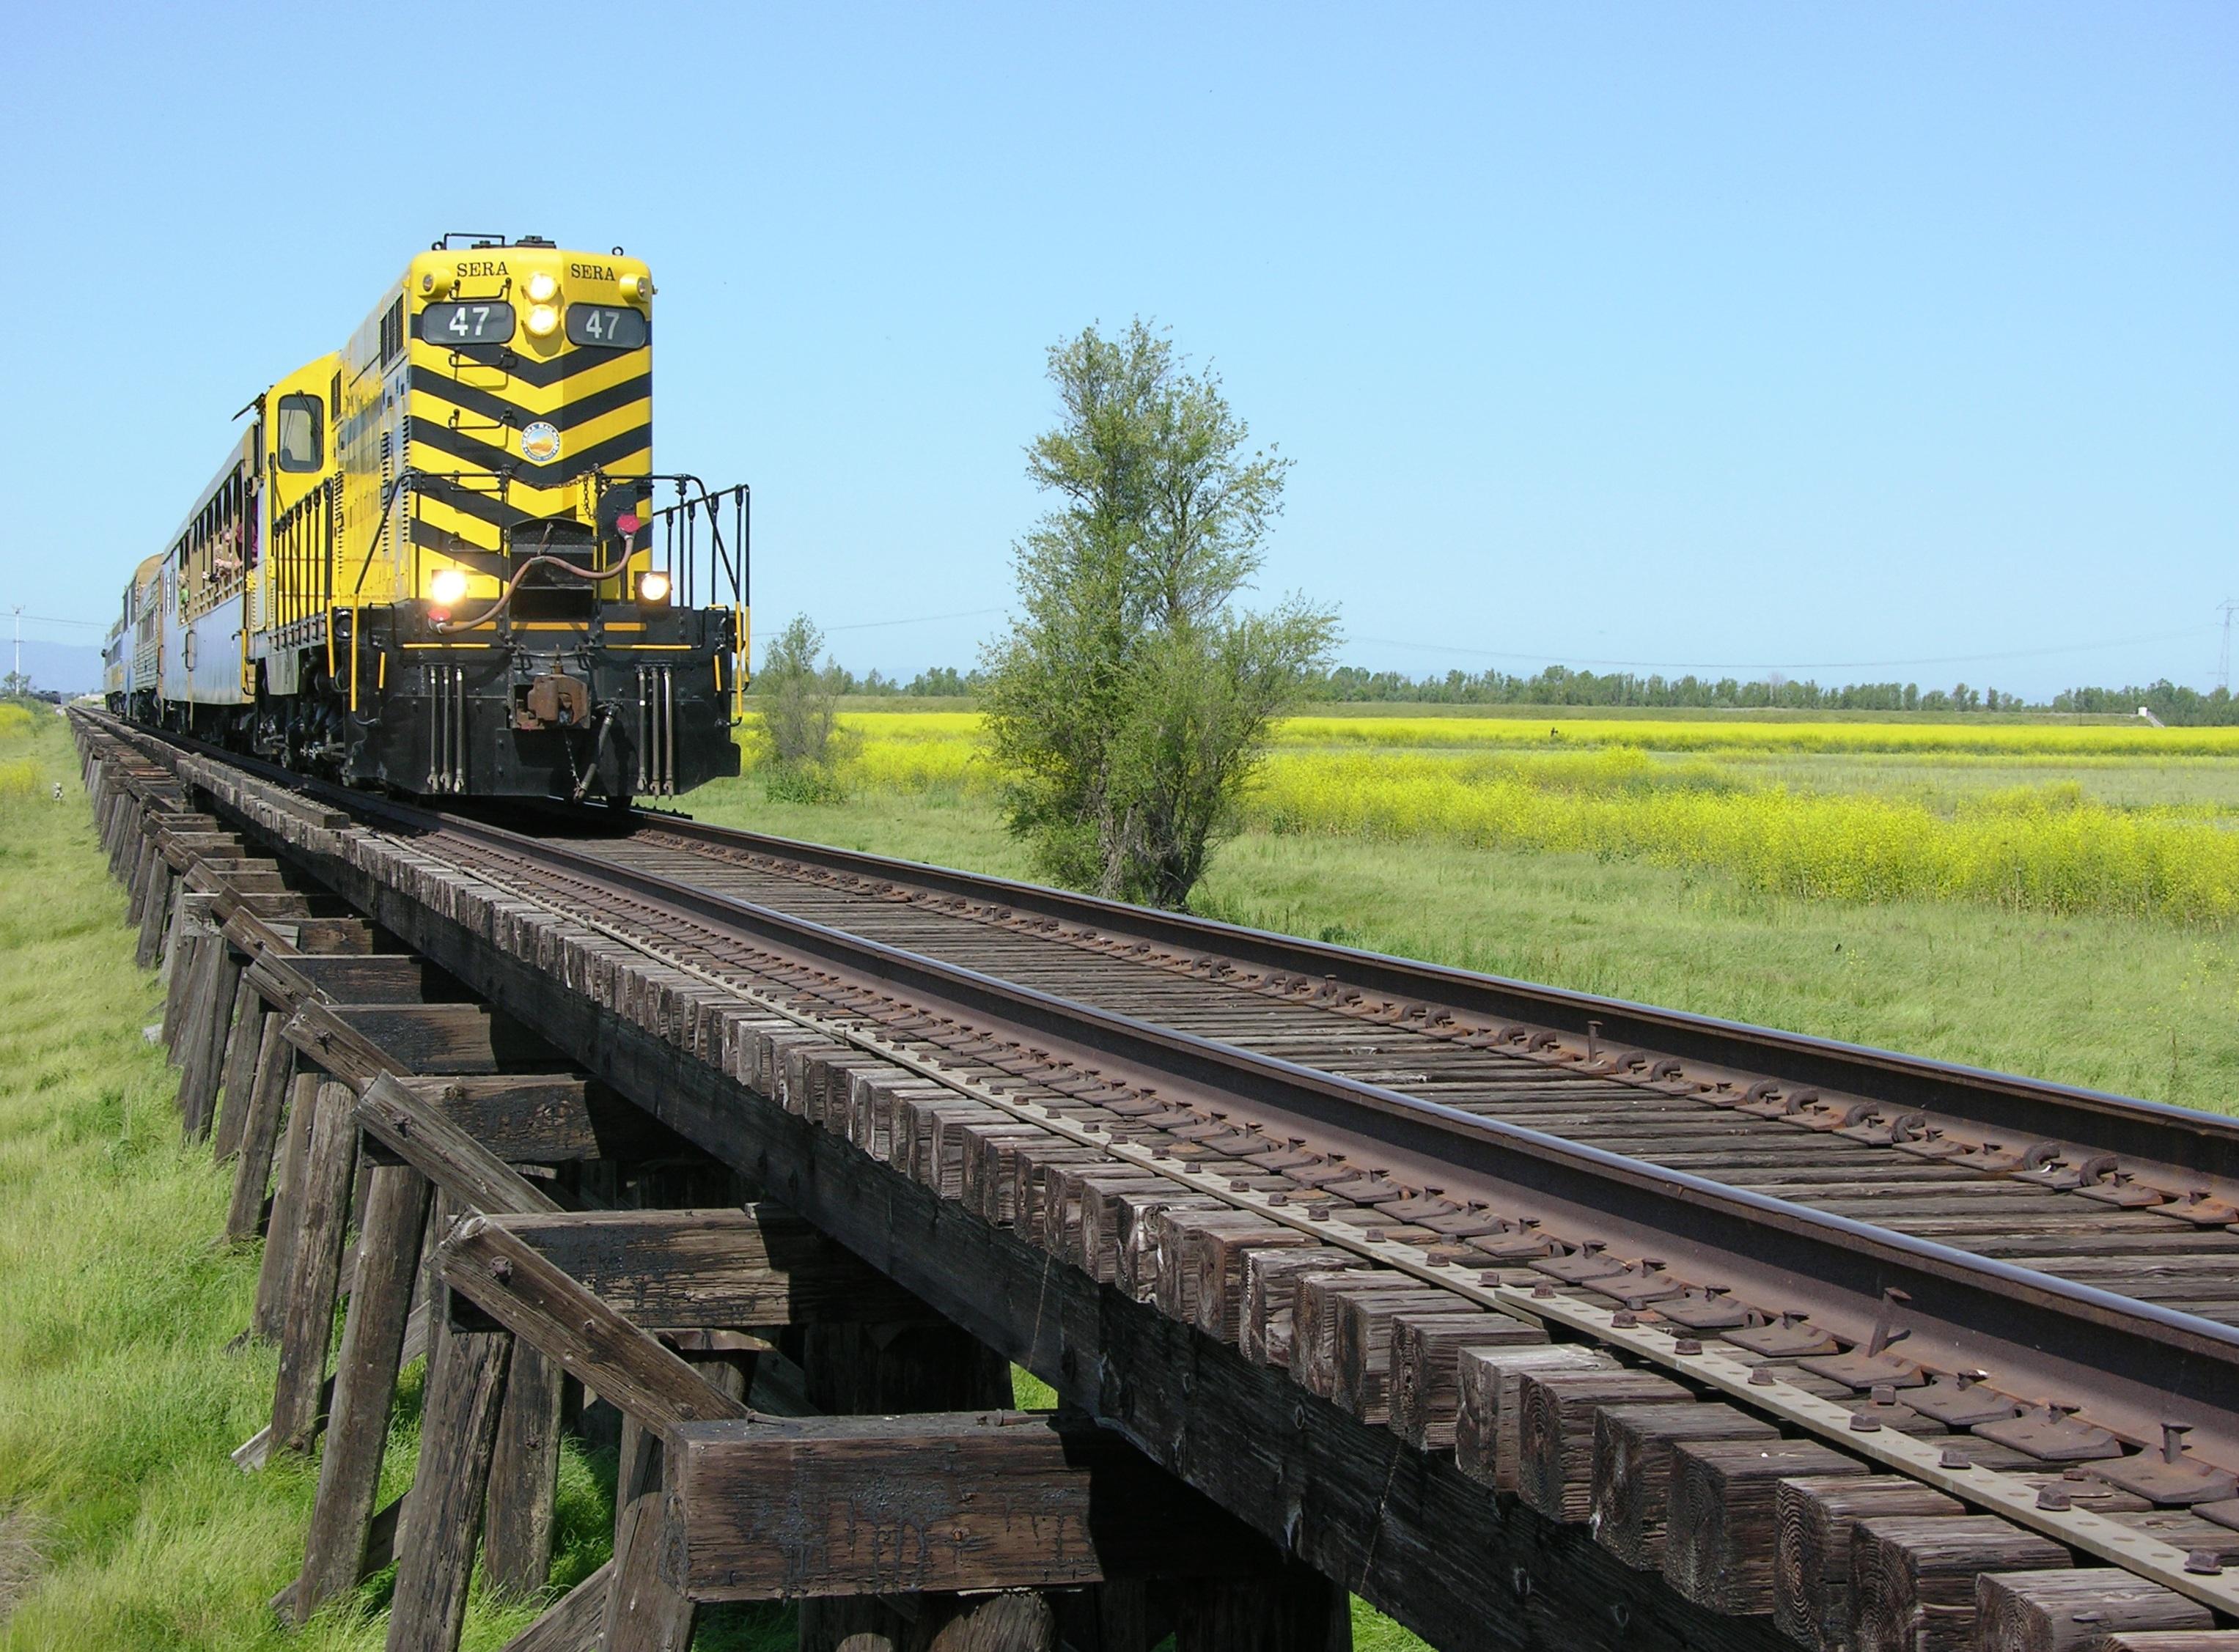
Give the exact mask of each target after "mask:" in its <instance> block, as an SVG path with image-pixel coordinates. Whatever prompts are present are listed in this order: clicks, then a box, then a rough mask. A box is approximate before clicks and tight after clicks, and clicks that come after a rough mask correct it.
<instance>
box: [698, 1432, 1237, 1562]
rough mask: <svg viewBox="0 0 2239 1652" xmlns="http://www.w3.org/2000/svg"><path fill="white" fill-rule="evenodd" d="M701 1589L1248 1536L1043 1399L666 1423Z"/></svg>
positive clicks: (1214, 1551) (1193, 1550) (1188, 1553)
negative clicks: (1038, 1406) (1032, 1404)
mask: <svg viewBox="0 0 2239 1652" xmlns="http://www.w3.org/2000/svg"><path fill="white" fill-rule="evenodd" d="M668 1438H669V1442H670V1443H671V1445H672V1446H673V1447H674V1450H675V1456H674V1464H675V1468H676V1471H677V1472H676V1477H675V1480H674V1496H675V1497H676V1499H677V1501H678V1506H679V1510H680V1514H681V1522H682V1529H683V1543H684V1555H685V1564H686V1571H685V1574H684V1576H683V1577H682V1579H681V1582H682V1583H683V1586H684V1588H685V1590H686V1592H687V1593H688V1594H690V1595H691V1596H693V1597H694V1599H696V1600H701V1601H724V1600H733V1601H743V1600H778V1599H795V1598H800V1597H803V1596H835V1595H874V1594H886V1595H891V1594H901V1593H910V1594H915V1593H924V1592H928V1591H952V1590H960V1589H961V1590H971V1589H1026V1588H1033V1589H1041V1588H1072V1587H1076V1586H1079V1585H1081V1584H1086V1583H1093V1582H1101V1581H1103V1580H1105V1579H1106V1578H1126V1577H1151V1576H1199V1575H1202V1574H1204V1573H1206V1571H1208V1570H1210V1571H1213V1572H1225V1573H1233V1572H1239V1571H1245V1570H1249V1569H1252V1566H1253V1564H1254V1563H1255V1562H1263V1563H1264V1561H1265V1558H1266V1556H1265V1550H1264V1548H1263V1547H1262V1546H1261V1545H1260V1544H1259V1543H1258V1542H1257V1541H1256V1540H1246V1543H1247V1544H1248V1546H1241V1545H1239V1543H1238V1541H1237V1540H1238V1536H1239V1533H1238V1530H1237V1528H1236V1527H1235V1524H1234V1523H1233V1522H1232V1520H1230V1518H1229V1517H1228V1516H1226V1515H1225V1514H1223V1513H1221V1512H1220V1511H1219V1509H1215V1508H1214V1507H1213V1505H1212V1504H1210V1503H1207V1502H1206V1500H1205V1499H1204V1498H1203V1497H1202V1496H1199V1494H1197V1493H1196V1492H1193V1491H1191V1490H1189V1489H1187V1488H1186V1487H1185V1486H1183V1485H1181V1484H1180V1483H1179V1482H1177V1481H1175V1480H1173V1478H1172V1477H1171V1476H1167V1475H1166V1474H1164V1473H1163V1472H1162V1471H1160V1470H1158V1469H1156V1468H1155V1467H1153V1465H1152V1464H1150V1463H1147V1462H1146V1461H1145V1460H1144V1459H1143V1457H1142V1456H1140V1454H1139V1453H1138V1452H1136V1451H1135V1450H1133V1448H1132V1447H1130V1446H1128V1445H1127V1444H1126V1443H1125V1442H1124V1441H1122V1440H1121V1439H1119V1437H1118V1436H1116V1435H1113V1434H1112V1433H1110V1432H1109V1431H1108V1430H1102V1429H1099V1428H1096V1427H1095V1426H1094V1425H1093V1424H1091V1423H1086V1421H1084V1420H1078V1419H1070V1420H1069V1419H1066V1418H1061V1417H1058V1416H1051V1415H1048V1414H1043V1413H1025V1412H1008V1413H1005V1412H933V1413H919V1414H915V1415H904V1416H887V1417H815V1418H801V1419H774V1418H751V1419H747V1420H741V1421H727V1422H720V1423H688V1424H680V1425H678V1426H676V1427H674V1428H673V1429H672V1430H670V1431H669V1435H668Z"/></svg>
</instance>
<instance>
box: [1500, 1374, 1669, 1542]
mask: <svg viewBox="0 0 2239 1652" xmlns="http://www.w3.org/2000/svg"><path fill="white" fill-rule="evenodd" d="M1519 1377H1520V1381H1521V1386H1520V1389H1519V1390H1518V1404H1519V1408H1520V1409H1519V1411H1518V1417H1517V1461H1516V1470H1517V1471H1516V1489H1517V1493H1518V1496H1521V1497H1522V1498H1523V1499H1524V1503H1525V1507H1526V1508H1529V1509H1537V1510H1538V1512H1539V1513H1541V1514H1543V1515H1545V1516H1547V1517H1548V1518H1549V1519H1550V1520H1560V1521H1565V1522H1568V1521H1573V1520H1584V1519H1585V1518H1586V1517H1587V1516H1589V1515H1591V1513H1592V1512H1593V1489H1594V1424H1595V1419H1596V1417H1597V1416H1598V1415H1599V1414H1600V1412H1601V1411H1602V1410H1604V1409H1605V1407H1608V1406H1612V1405H1651V1406H1652V1405H1673V1406H1677V1405H1684V1404H1685V1403H1688V1402H1690V1401H1691V1400H1692V1399H1693V1398H1694V1395H1693V1394H1692V1393H1691V1392H1690V1391H1689V1390H1687V1389H1685V1388H1684V1387H1682V1386H1681V1385H1680V1384H1679V1383H1675V1382H1673V1381H1672V1380H1671V1378H1670V1377H1662V1376H1659V1375H1658V1374H1657V1373H1656V1372H1654V1371H1649V1370H1565V1369H1563V1368H1562V1367H1559V1366H1538V1367H1532V1366H1526V1367H1525V1368H1523V1370H1521V1371H1520V1373H1519Z"/></svg>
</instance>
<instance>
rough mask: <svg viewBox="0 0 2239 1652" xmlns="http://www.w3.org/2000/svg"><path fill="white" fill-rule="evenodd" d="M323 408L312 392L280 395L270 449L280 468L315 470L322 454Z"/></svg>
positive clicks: (324, 443) (323, 432) (324, 431)
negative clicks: (308, 393) (278, 413)
mask: <svg viewBox="0 0 2239 1652" xmlns="http://www.w3.org/2000/svg"><path fill="white" fill-rule="evenodd" d="M324 413H325V409H323V408H322V407H321V406H320V405H319V398H318V397H316V396H315V395H283V396H282V397H281V398H280V417H279V421H278V422H277V424H276V425H275V427H274V438H275V439H274V441H273V451H274V455H275V457H276V458H277V460H278V461H279V464H280V468H281V469H282V470H298V471H300V470H316V469H317V468H319V465H320V462H321V461H322V460H323V459H324V458H325V456H326V430H325V424H326V421H325V417H324Z"/></svg>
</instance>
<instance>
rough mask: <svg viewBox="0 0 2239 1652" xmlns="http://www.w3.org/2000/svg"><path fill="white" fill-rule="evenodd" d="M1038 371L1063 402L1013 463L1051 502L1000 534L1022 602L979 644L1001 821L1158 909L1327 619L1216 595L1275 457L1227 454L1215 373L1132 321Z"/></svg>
mask: <svg viewBox="0 0 2239 1652" xmlns="http://www.w3.org/2000/svg"><path fill="white" fill-rule="evenodd" d="M1049 377H1050V381H1051V382H1052V383H1053V384H1054V385H1055V386H1056V387H1057V390H1058V395H1059V399H1060V403H1061V405H1062V408H1063V414H1062V416H1061V417H1060V421H1059V422H1058V424H1057V426H1056V427H1055V428H1053V429H1051V430H1049V431H1047V432H1046V433H1045V434H1044V435H1041V436H1040V438H1039V439H1037V440H1036V441H1034V443H1033V446H1031V447H1030V448H1027V449H1026V473H1027V474H1028V475H1029V476H1030V477H1031V478H1032V479H1033V481H1035V482H1036V483H1038V484H1039V485H1040V487H1041V488H1044V489H1046V490H1047V491H1049V492H1051V493H1053V494H1057V495H1058V496H1059V499H1058V503H1057V505H1056V507H1055V508H1053V510H1051V511H1050V512H1049V514H1046V515H1045V516H1044V517H1043V518H1042V519H1041V521H1040V522H1039V523H1037V524H1036V525H1035V527H1033V530H1032V531H1031V532H1030V533H1028V534H1026V537H1025V538H1024V539H1023V540H1021V541H1020V542H1019V544H1018V545H1017V547H1015V552H1014V554H1015V561H1016V565H1017V570H1018V581H1019V602H1020V609H1021V610H1022V612H1021V613H1020V616H1019V617H1018V618H1017V619H1016V620H1013V622H1012V625H1011V627H1010V629H1009V631H1008V632H1007V634H1004V635H1003V636H1001V637H1000V638H998V639H997V640H995V641H993V642H992V643H990V644H989V645H988V646H987V648H986V650H985V651H984V653H983V657H982V665H983V667H984V668H985V672H986V675H987V685H986V696H987V697H986V700H985V702H984V704H985V707H986V712H987V728H988V734H989V740H990V743H991V745H992V746H993V753H994V755H995V757H996V759H997V760H998V761H999V762H1000V764H1001V766H1003V768H1004V770H1005V771H1006V772H1007V774H1008V775H1009V776H1010V779H1009V780H1008V781H1007V787H1006V793H1005V799H1004V801H1005V811H1006V815H1007V820H1008V824H1009V826H1010V828H1011V830H1012V831H1013V833H1016V834H1017V835H1018V836H1020V838H1022V839H1025V840H1026V841H1027V842H1028V843H1029V845H1030V846H1032V849H1033V857H1034V860H1035V863H1036V866H1037V867H1038V869H1039V870H1040V872H1042V873H1043V874H1044V875H1046V876H1048V877H1050V878H1052V879H1054V880H1056V881H1058V882H1060V883H1064V884H1068V885H1071V886H1074V887H1078V888H1084V889H1090V890H1093V891H1095V892H1097V893H1099V894H1103V895H1107V896H1111V897H1113V898H1116V899H1124V900H1134V901H1144V902H1149V903H1152V904H1154V905H1157V906H1172V907H1179V906H1182V905H1183V904H1184V903H1185V902H1186V900H1187V899H1188V898H1189V893H1190V891H1191V890H1192V889H1193V887H1195V886H1196V884H1197V881H1198V879H1199V878H1200V877H1201V876H1203V874H1204V872H1205V867H1206V858H1207V856H1208V854H1209V853H1211V851H1212V848H1213V846H1214V845H1215V844H1216V843H1217V842H1218V841H1219V839H1220V838H1221V837H1222V836H1224V835H1225V834H1226V833H1229V832H1231V831H1232V830H1233V828H1234V824H1235V816H1236V804H1237V799H1238V798H1239V793H1241V791H1242V788H1243V786H1244V785H1245V783H1246V780H1249V778H1250V776H1251V773H1252V770H1253V768H1254V767H1255V766H1257V765H1258V764H1259V761H1260V760H1261V758H1262V757H1263V756H1264V754H1265V753H1266V743H1267V732H1268V726H1269V724H1270V723H1271V722H1272V720H1273V719H1274V718H1275V717H1276V716H1278V715H1279V713H1281V712H1282V711H1283V710H1284V709H1285V708H1286V707H1287V706H1289V705H1290V704H1291V703H1292V702H1293V701H1294V700H1296V699H1297V698H1298V697H1299V693H1301V691H1302V689H1303V687H1305V685H1306V681H1307V679H1308V676H1309V673H1316V674H1318V673H1321V672H1323V671H1325V670H1326V669H1327V668H1328V665H1329V657H1330V651H1331V649H1332V647H1333V646H1334V644H1335V642H1336V640H1337V620H1336V615H1335V614H1334V613H1333V612H1332V611H1331V610H1329V609H1327V608H1324V607H1316V606H1314V605H1312V604H1310V603H1308V602H1306V600H1303V599H1302V598H1298V597H1292V598H1291V599H1289V600H1286V601H1284V602H1282V603H1281V604H1279V605H1278V606H1277V607H1274V608H1273V609H1272V610H1270V611H1269V612H1267V613H1265V614H1240V613H1238V612H1235V611H1234V610H1233V608H1232V602H1233V600H1234V599H1235V597H1236V595H1237V594H1238V593H1239V592H1240V591H1242V590H1243V589H1245V588H1246V587H1247V586H1248V585H1249V584H1250V582H1251V581H1252V576H1253V575H1254V574H1257V573H1258V572H1259V568H1260V566H1261V563H1262V561H1263V554H1262V552H1261V549H1260V547H1261V542H1262V541H1263V540H1264V539H1265V538H1266V534H1267V531H1268V529H1269V527H1271V526H1272V524H1273V522H1274V521H1275V518H1276V517H1277V516H1278V515H1279V514H1280V513H1281V510H1282V497H1283V482H1284V479H1285V476H1286V474H1287V473H1288V471H1289V469H1290V463H1291V461H1289V460H1287V459H1284V458H1281V457H1279V455H1278V454H1276V453H1274V452H1273V451H1272V449H1271V450H1268V451H1265V452H1258V451H1255V452H1250V453H1247V452H1246V441H1248V438H1249V433H1248V431H1247V428H1246V425H1245V423H1244V421H1242V420H1240V419H1239V418H1238V417H1237V416H1236V415H1235V414H1234V413H1233V412H1232V410H1231V408H1229V405H1228V401H1227V398H1226V396H1225V395H1222V393H1221V388H1220V382H1219V380H1218V379H1217V378H1215V377H1213V375H1210V374H1206V375H1195V374H1193V373H1191V372H1189V371H1188V370H1187V368H1186V366H1185V365H1184V364H1183V363H1182V362H1179V361H1177V359H1176V358H1175V355H1174V353H1173V345H1172V344H1171V343H1170V342H1168V341H1167V339H1166V338H1165V337H1164V336H1163V335H1159V334H1157V333H1154V332H1153V331H1152V330H1151V328H1148V327H1147V326H1146V325H1145V324H1144V322H1141V321H1140V320H1137V321H1136V322H1133V324H1132V325H1130V326H1129V328H1128V329H1127V330H1126V333H1125V334H1124V335H1120V336H1119V337H1116V338H1111V339H1107V338H1106V337H1104V336H1103V335H1101V334H1100V333H1099V332H1098V331H1097V329H1096V328H1094V327H1090V328H1086V329H1084V330H1083V331H1082V332H1081V333H1080V335H1079V336H1078V337H1076V338H1073V339H1069V340H1066V341H1065V342H1061V343H1060V344H1057V345H1055V346H1053V348H1051V350H1050V352H1049Z"/></svg>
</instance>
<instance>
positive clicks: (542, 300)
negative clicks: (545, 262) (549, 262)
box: [528, 269, 560, 304]
mask: <svg viewBox="0 0 2239 1652" xmlns="http://www.w3.org/2000/svg"><path fill="white" fill-rule="evenodd" d="M559 290H560V283H559V282H556V281H555V280H553V279H552V275H551V272H550V271H549V270H543V269H540V270H538V271H537V272H536V273H535V275H531V276H530V277H529V278H528V302H530V303H532V304H548V303H550V302H552V295H554V294H555V293H557V292H558V291H559Z"/></svg>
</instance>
